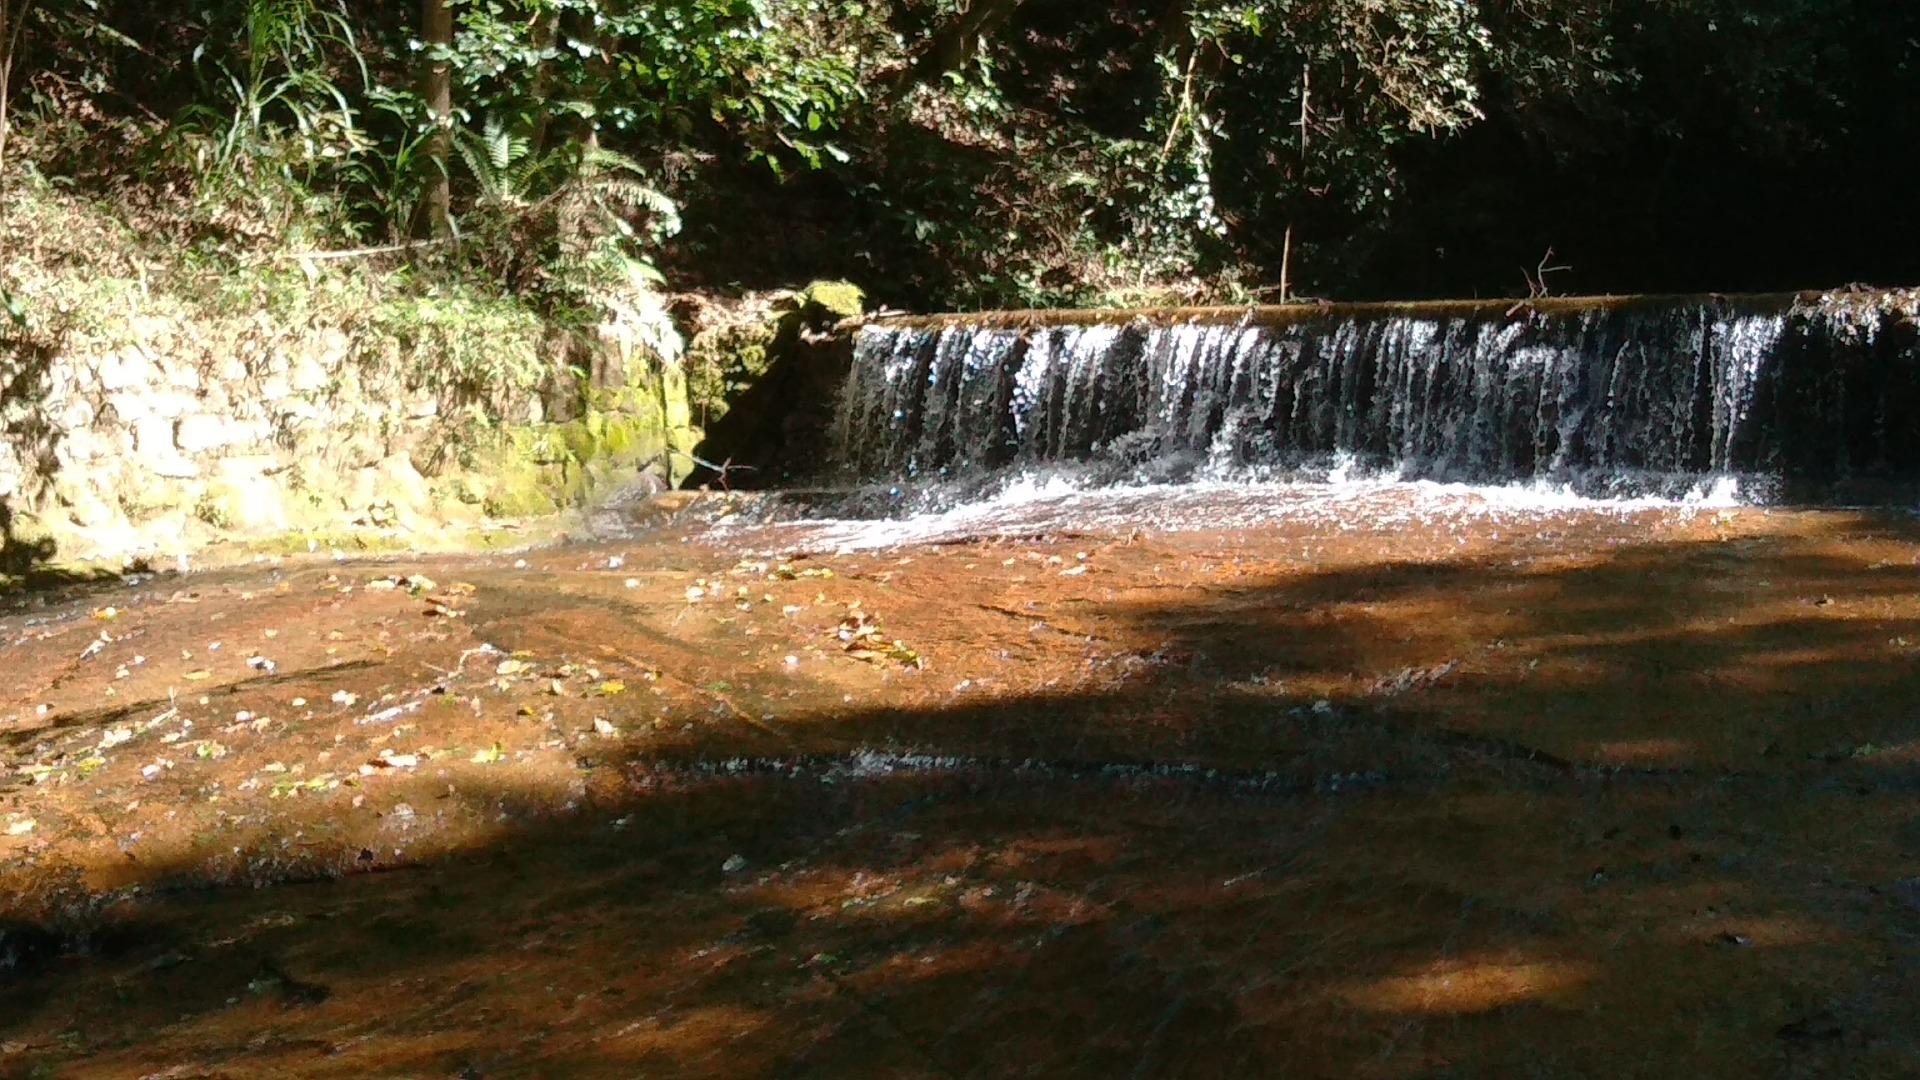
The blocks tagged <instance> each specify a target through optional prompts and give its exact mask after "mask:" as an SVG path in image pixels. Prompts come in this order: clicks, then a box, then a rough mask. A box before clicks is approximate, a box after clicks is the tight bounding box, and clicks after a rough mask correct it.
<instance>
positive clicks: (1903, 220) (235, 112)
mask: <svg viewBox="0 0 1920 1080" xmlns="http://www.w3.org/2000/svg"><path fill="white" fill-rule="evenodd" d="M161 9H167V10H161ZM436 9H438V10H441V11H443V12H444V13H445V14H446V15H447V16H449V17H450V19H451V27H452V31H451V33H450V34H449V35H448V36H447V38H446V40H430V39H433V38H434V35H433V34H430V33H429V32H428V30H427V20H428V19H429V18H430V16H431V14H432V13H433V12H434V11H435V10H436ZM1917 38H1920V13H1916V12H1914V11H1912V10H1911V5H1905V4H1902V3H1900V2H1898V0H1877V2H1876V0H1858V2H1857V3H1853V4H1847V5H1838V6H1836V5H1830V4H1826V5H1822V4H1814V3H1812V2H1811V0H1741V2H1735V0H1116V2H1114V3H1107V4H1087V3H1082V2H1079V0H424V3H423V4H422V6H421V9H420V10H414V9H412V8H411V7H408V6H400V7H396V6H395V5H390V4H376V3H373V2H371V0H210V2H207V3H202V4H197V5H177V6H176V5H152V4H147V3H141V2H135V0H0V74H4V75H6V76H7V77H6V78H5V79H4V80H0V82H3V83H4V85H5V86H6V87H7V89H8V90H9V91H10V93H11V102H10V103H9V104H10V110H9V112H10V114H11V118H12V121H13V122H12V123H11V124H7V123H6V121H4V120H0V131H5V130H7V129H8V128H11V129H12V138H11V139H6V140H5V141H4V142H0V154H4V155H5V157H0V183H5V182H8V180H9V179H12V180H15V181H17V180H18V178H20V177H21V176H23V175H26V174H28V173H37V174H38V176H39V177H40V178H41V179H42V180H44V181H47V182H57V183H62V184H69V185H72V186H74V187H76V188H79V189H81V190H86V191H93V192H96V193H98V194H99V195H100V196H101V197H103V198H110V199H113V200H117V201H118V202H119V203H120V204H122V205H124V206H126V207H127V208H128V212H129V213H131V214H137V215H141V216H140V220H141V222H142V225H143V227H147V228H153V229H162V230H171V231H173V232H176V233H177V234H178V235H179V236H180V238H181V240H182V242H183V243H186V244H189V245H191V246H192V247H193V248H194V249H195V250H198V251H201V252H203V253H204V254H205V255H206V256H207V257H208V258H210V259H213V260H216V261H217V260H230V261H231V260H240V261H245V260H247V259H249V258H258V257H260V256H262V255H273V254H276V253H284V252H286V251H289V250H301V249H320V248H335V249H338V248H357V247H361V246H366V247H378V248H386V247H395V248H398V249H400V250H399V252H398V253H397V255H392V256H391V257H396V258H398V259H400V260H402V261H403V262H404V266H405V269H406V272H407V273H409V274H411V275H413V276H414V277H415V278H416V279H418V280H421V281H435V280H460V281H464V282H465V283H466V284H468V285H473V284H476V283H477V284H483V285H485V286H486V287H493V288H500V289H503V290H511V291H513V292H515V293H519V294H523V295H534V296H539V297H542V298H543V302H544V303H546V304H548V305H549V306H550V307H551V308H553V309H554V310H556V311H561V312H566V311H574V312H577V313H580V314H582V315H585V316H591V315H592V314H593V313H595V312H601V311H604V310H605V309H606V308H608V307H609V306H610V305H613V306H617V305H618V304H619V303H620V302H621V300H620V297H621V296H622V295H625V294H628V293H631V292H633V291H634V290H641V289H649V288H659V287H660V283H661V282H662V281H666V282H670V283H671V284H672V287H674V288H695V287H705V288H722V289H724V288H727V287H733V286H737V287H761V286H771V285H776V284H786V283H792V282H795V281H801V280H806V279H808V278H812V277H819V276H829V275H830V276H842V277H847V278H851V279H853V280H857V281H861V282H863V283H865V284H866V285H868V286H869V288H870V290H871V291H872V292H873V293H874V294H875V295H876V296H877V297H878V298H880V299H882V300H885V301H888V302H892V303H895V304H899V305H903V306H907V305H911V306H957V305H983V304H995V305H1009V304H1047V303H1065V302H1119V301H1127V300H1143V299H1149V298H1182V299H1200V298H1211V299H1241V298H1254V297H1264V298H1276V297H1278V296H1280V295H1282V293H1289V294H1300V293H1307V294H1312V295H1326V294H1339V295H1357V294H1369V293H1373V294H1378V293H1401V294H1409V293H1444V292H1514V291H1523V290H1524V289H1525V288H1527V287H1528V286H1529V282H1528V281H1527V279H1526V277H1524V276H1523V271H1522V269H1521V268H1522V267H1528V268H1531V267H1533V266H1534V265H1535V264H1536V263H1537V262H1538V261H1539V259H1540V256H1541V255H1543V254H1544V252H1545V251H1546V249H1548V248H1553V249H1555V251H1557V252H1558V257H1559V258H1560V260H1561V261H1565V262H1571V263H1572V264H1573V265H1574V267H1575V270H1574V272H1573V274H1571V275H1569V278H1570V280H1568V281H1565V282H1562V281H1560V280H1556V281H1555V282H1554V283H1552V284H1554V285H1563V284H1564V285H1567V286H1571V287H1583V288H1590V289H1591V288H1614V289H1630V288H1636V287H1668V286H1675V287H1678V286H1686V287H1741V286H1783V285H1793V284H1828V283H1832V282H1830V281H1829V280H1828V279H1829V278H1832V277H1835V276H1842V277H1862V276H1873V275H1882V276H1885V275H1898V274H1901V273H1907V272H1909V271H1908V270H1907V263H1906V262H1904V261H1902V259H1903V258H1904V256H1899V255H1893V254H1890V252H1893V251H1895V250H1897V249H1896V246H1895V245H1890V244H1886V243H1884V242H1879V241H1877V240H1876V241H1875V242H1872V243H1869V242H1867V241H1863V240H1861V239H1859V238H1858V235H1857V234H1855V235H1854V236H1852V237H1851V238H1850V237H1849V234H1848V233H1846V232H1845V231H1843V230H1839V229H1836V228H1834V227H1833V226H1832V225H1831V224H1830V222H1829V219H1828V217H1827V216H1826V214H1827V212H1826V211H1825V210H1823V208H1822V206H1821V205H1820V204H1821V203H1822V202H1823V201H1824V200H1825V199H1826V198H1827V197H1828V196H1829V195H1831V196H1835V197H1843V198H1844V199H1845V200H1846V202H1847V205H1848V206H1849V207H1850V208H1851V209H1852V210H1853V211H1854V212H1856V213H1858V212H1862V211H1864V212H1867V213H1871V214H1875V215H1878V217H1879V220H1878V221H1877V223H1876V224H1875V231H1876V233H1877V234H1878V236H1879V237H1884V236H1886V235H1888V230H1889V228H1891V229H1892V230H1893V233H1892V234H1893V235H1894V236H1896V237H1906V238H1908V239H1911V237H1910V236H1909V235H1908V234H1910V233H1911V231H1912V223H1913V217H1912V211H1911V210H1909V209H1907V208H1906V203H1907V200H1906V198H1905V195H1904V184H1903V183H1902V182H1901V181H1900V180H1899V179H1898V178H1897V174H1896V173H1895V171H1894V168H1893V162H1894V161H1895V160H1897V159H1896V158H1895V156H1894V155H1896V154H1902V153H1904V143H1905V142H1906V141H1909V140H1908V138H1907V136H1910V135H1912V134H1914V132H1915V127H1916V117H1915V115H1914V105H1913V104H1912V102H1913V101H1915V100H1916V96H1915V93H1914V91H1915V90H1916V89H1920V68H1916V66H1915V59H1916V56H1915V53H1916V48H1917V46H1916V43H1915V42H1916V39H1917ZM436 70H438V71H441V72H444V74H445V77H446V85H445V86H444V87H443V89H444V90H445V91H446V92H447V95H448V100H449V101H450V105H451V109H450V112H449V113H447V114H445V115H442V114H441V113H440V112H439V110H438V108H437V106H436V104H435V98H434V91H433V88H432V85H431V83H432V80H431V73H432V72H433V71H436ZM0 138H4V136H0ZM436 197H438V198H441V199H444V200H445V203H444V205H445V206H446V209H447V212H446V213H445V215H444V220H443V221H436V220H435V218H436V213H435V212H434V211H433V210H432V207H433V206H434V205H435V203H434V200H435V198H436ZM1755 216H1762V218H1763V220H1762V221H1761V224H1763V225H1764V226H1765V227H1764V228H1754V227H1753V224H1754V222H1753V221H1752V219H1753V218H1754V217H1755ZM1906 246H1907V247H1910V246H1911V245H1910V244H1909V245H1906ZM1796 275H1798V276H1796ZM3 284H4V283H0V285H3Z"/></svg>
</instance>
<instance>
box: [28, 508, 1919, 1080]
mask: <svg viewBox="0 0 1920 1080" xmlns="http://www.w3.org/2000/svg"><path fill="white" fill-rule="evenodd" d="M1917 575H1920V523H1916V522H1915V520H1914V519H1913V518H1912V517H1910V516H1908V515H1904V514H1899V513H1893V512H1889V511H1884V510H1848V509H1824V510H1791V509H1780V508H1775V509H1758V508H1751V507H1743V506H1740V505H1736V504H1734V503H1733V502H1732V501H1731V500H1729V499H1726V498H1720V497H1716V496H1715V494H1714V493H1712V492H1704V493H1701V494H1699V495H1698V496H1697V497H1695V498H1693V499H1692V500H1691V501H1687V500H1676V501H1658V500H1652V499H1645V500H1629V501H1618V502H1608V501H1605V500H1596V499H1590V498H1586V497H1582V496H1578V495H1574V494H1572V493H1567V492H1553V491H1546V490H1540V489H1528V490H1521V489H1496V488H1465V487H1455V486H1447V485H1434V484H1408V483H1399V482H1392V481H1378V482H1368V483H1338V484H1328V485H1320V486H1315V485H1305V484H1277V483H1276V484H1272V485H1266V486H1264V487H1263V486H1260V485H1246V484H1238V485H1224V484H1223V485H1218V486H1209V485H1206V484H1198V485H1188V486H1184V487H1177V488H1175V487H1149V486H1139V487H1131V488H1125V487H1123V488H1111V489H1106V490H1102V491H1098V492H1088V491H1082V490H1078V489H1073V488H1063V487H1049V486H1047V485H1045V484H1040V485H1035V486H1028V487H1021V488H1016V489H1011V490H1008V491H1004V492H1002V493H1000V494H999V495H998V496H997V497H996V498H994V499H992V500H989V501H987V502H984V503H973V504H967V505H964V506H960V507H954V508H948V509H944V510H939V511H936V512H930V513H926V514H920V515H914V516H902V517H894V518H889V519H885V520H848V519H835V518H831V517H823V516H822V515H820V514H815V515H813V516H811V517H808V518H806V519H803V520H788V519H786V518H784V517H782V515H779V514H769V513H766V512H764V510H763V508H759V507H756V505H755V504H754V502H753V500H752V499H750V498H747V497H741V498H739V499H732V498H731V497H718V496H716V497H713V498H708V499H704V500H699V501H696V502H693V503H691V504H689V503H687V502H685V501H677V502H663V503H661V504H659V505H655V506H650V507H644V508H641V509H640V510H639V511H636V512H635V513H634V514H633V515H631V518H630V520H629V521H628V522H627V525H626V526H625V527H623V528H617V529H610V530H603V531H602V533H601V535H600V536H599V537H598V538H597V539H592V540H589V541H587V542H582V543H576V544H571V545H565V546H560V547H553V548H547V549H543V550H534V551H526V552H522V553H517V554H504V555H493V556H486V557H470V558H450V557H439V558H428V559H402V560H392V561H351V560H342V561H334V560H327V559H313V560H285V561H277V562H271V563H263V564H260V565H257V566H252V567H242V568H235V569H230V570H224V571H219V572H208V573H200V574H185V575H181V574H161V575H152V576H145V577H140V578H136V579H132V580H129V581H126V582H122V583H116V584H112V585H104V586H91V587H85V588H81V589H76V590H70V591H67V592H63V593H54V594H46V593H42V594H37V595H34V596H30V597H27V598H24V599H21V598H16V599H14V600H11V601H8V602H7V606H6V607H5V608H4V609H0V660H3V661H4V662H3V663H0V897H4V900H3V901H0V1074H6V1075H13V1074H16V1073H17V1074H19V1075H36V1073H35V1070H36V1069H38V1070H41V1073H40V1074H45V1075H69V1074H71V1075H88V1076H127V1077H136V1076H150V1075H174V1076H194V1075H207V1076H211V1075H233V1076H239V1075H298V1076H311V1077H325V1076H340V1077H349V1076H351V1077H360V1076H368V1075H395V1076H399V1075H406V1076H416V1075H417V1076H448V1075H460V1076H487V1077H495V1076H558V1075H564V1076H608V1077H627V1076H729V1077H732V1076H756V1075H769V1076H773V1075H777V1076H795V1075H822V1076H845V1075H888V1076H960V1075H981V1076H1002V1075H1039V1076H1060V1075H1102V1076H1110V1075H1116V1074H1118V1075H1133V1076H1161V1075H1167V1076H1198V1075H1208V1076H1217V1075H1246V1076H1254V1075H1298V1076H1378V1077H1415V1076H1439V1075H1529V1074H1538V1075H1594V1076H1600V1075H1606V1076H1619V1075H1655V1074H1658V1075H1672V1074H1677V1073H1681V1072H1689V1073H1694V1074H1697V1075H1703V1076H1752V1075H1756V1074H1762V1073H1765V1074H1778V1075H1851V1076H1868V1075H1887V1076H1894V1075H1910V1074H1911V1073H1913V1072H1914V1071H1916V1070H1920V1043H1916V1041H1915V1035H1914V1032H1913V1029H1912V1025H1911V1023H1910V1019H1911V1002H1912V1001H1913V1000H1914V998H1915V994H1916V993H1917V992H1920V976H1916V972H1920V938H1917V937H1916V933H1915V930H1916V927H1920V922H1917V921H1916V920H1920V711H1917V710H1916V702H1920V590H1917V589H1916V588H1915V584H1916V576H1917Z"/></svg>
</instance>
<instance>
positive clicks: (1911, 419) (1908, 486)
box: [834, 296, 1920, 510]
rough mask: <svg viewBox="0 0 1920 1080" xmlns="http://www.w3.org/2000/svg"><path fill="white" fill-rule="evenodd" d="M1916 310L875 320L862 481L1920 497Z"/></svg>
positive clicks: (927, 487) (859, 376)
mask: <svg viewBox="0 0 1920 1080" xmlns="http://www.w3.org/2000/svg"><path fill="white" fill-rule="evenodd" d="M1903 304H1904V300H1890V299H1889V298H1886V297H1878V298H1871V299H1834V298H1827V299H1826V300H1824V301H1821V300H1815V299H1811V298H1805V297H1781V296H1776V297H1748V298H1731V299H1729V298H1719V297H1692V298H1678V299H1670V300H1634V301H1630V302H1622V301H1596V302H1555V303H1553V304H1550V305H1517V306H1516V305H1512V304H1510V303H1499V304H1457V305H1434V306H1411V307H1385V306H1356V307H1353V308H1347V309H1324V310H1315V309H1310V308H1309V309H1299V308H1292V309H1248V310H1227V309H1215V310H1209V311H1195V312H1177V313H1141V314H1138V315H1127V314H1124V313H1123V314H1120V315H1114V314H1111V313H1107V314H1099V313H1079V314H1066V315H1054V316H1033V315H1026V316H1020V315H986V316H977V317H964V316H956V317H942V318H938V319H908V320H899V321H895V322H879V323H874V324H870V325H868V326H866V327H865V328H863V329H861V330H860V331H859V332H858V336H857V339H856V343H855V356H854V362H853V367H852V370H851V373H850V376H849V379H848V382H847V386H846V390H845V393H844V397H843V401H842V403H841V412H840V417H839V427H838V431H837V433H836V447H835V452H834V456H835V459H836V465H837V468H838V470H839V474H840V477H841V478H842V479H843V480H849V481H854V482H864V483H868V484H873V483H878V484H881V485H883V486H887V487H888V490H889V492H890V493H891V494H892V495H893V497H894V499H895V502H896V504H897V505H898V507H899V508H901V509H909V510H927V509H941V508H944V507H947V506H952V505H955V504H959V503H963V502H966V501H969V500H971V499H975V498H978V497H979V496H981V495H982V494H988V493H994V492H998V491H1001V490H1003V489H1004V488H1005V487H1006V486H1007V483H1008V480H1009V478H1010V477H1015V476H1019V477H1024V478H1026V479H1028V480H1029V481H1031V480H1032V479H1033V478H1035V477H1039V478H1042V479H1043V480H1051V479H1058V478H1066V479H1068V480H1069V481H1070V482H1071V483H1073V484H1074V485H1076V486H1094V487H1101V486H1106V485H1115V484H1121V485H1142V484H1155V485H1157V484H1187V483H1194V482H1231V483H1245V482H1272V481H1308V482H1326V481H1328V480H1335V481H1338V480H1349V479H1356V478H1372V479H1379V478H1391V479H1397V480H1429V481H1440V482H1446V483H1464V484H1473V485H1521V486H1523V487H1526V488H1530V489H1533V490H1550V491H1554V492H1563V493H1570V494H1572V495H1576V496H1583V497H1598V498H1606V499H1622V498H1638V497H1649V496H1652V497H1658V498H1668V499H1679V498H1685V497H1688V496H1689V495H1691V496H1693V497H1695V498H1699V497H1701V496H1702V495H1703V494H1706V493H1710V492H1720V493H1728V492H1731V493H1734V494H1735V495H1736V497H1738V498H1740V499H1742V500H1745V501H1752V502H1763V503H1765V502H1781V501H1835V500H1863V499H1865V500H1880V501H1884V500H1887V499H1905V498H1908V497H1910V496H1911V495H1912V493H1913V491H1914V488H1915V481H1916V480H1917V479H1920V347H1916V337H1915V332H1914V328H1913V324H1912V322H1911V321H1910V320H1909V318H1908V315H1907V313H1906V312H1905V310H1904V307H1903Z"/></svg>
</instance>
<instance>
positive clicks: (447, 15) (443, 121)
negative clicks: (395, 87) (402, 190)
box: [420, 0, 453, 237]
mask: <svg viewBox="0 0 1920 1080" xmlns="http://www.w3.org/2000/svg"><path fill="white" fill-rule="evenodd" d="M420 30H421V35H420V36H421V38H422V40H424V41H425V42H426V44H427V60H426V68H425V70H424V73H423V78H422V79H421V88H420V92H421V96H423V97H425V98H426V100H427V121H428V123H430V124H432V125H433V134H432V135H431V136H430V137H429V138H428V140H427V162H428V165H429V166H430V167H431V170H432V171H431V173H430V174H429V175H428V177H427V192H426V210H427V225H428V228H430V229H431V230H432V232H433V235H434V236H437V237H444V236H450V235H452V233H453V184H452V175H451V169H452V168H453V162H452V157H453V65H452V64H451V63H449V62H448V61H447V59H446V58H445V56H444V55H437V54H443V53H444V50H445V49H447V48H450V47H452V45H453V8H452V7H450V6H449V4H448V0H420Z"/></svg>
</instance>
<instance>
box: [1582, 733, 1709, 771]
mask: <svg viewBox="0 0 1920 1080" xmlns="http://www.w3.org/2000/svg"><path fill="white" fill-rule="evenodd" d="M1592 756H1593V759H1594V760H1595V761H1597V762H1600V763H1603V764H1607V765H1638V766H1650V765H1684V764H1686V763H1688V762H1690V761H1692V760H1693V756H1694V744H1693V743H1691V742H1688V741H1687V740H1685V739H1619V740H1615V741H1612V742H1603V743H1599V744H1597V745H1596V746H1595V747H1594V748H1593V750H1592Z"/></svg>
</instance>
